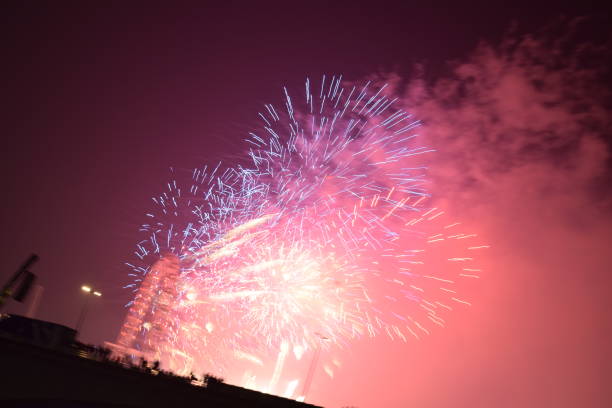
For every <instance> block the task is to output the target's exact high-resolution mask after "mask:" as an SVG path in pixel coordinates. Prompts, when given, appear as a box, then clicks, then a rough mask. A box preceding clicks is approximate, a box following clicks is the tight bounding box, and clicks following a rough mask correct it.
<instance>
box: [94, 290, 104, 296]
mask: <svg viewBox="0 0 612 408" xmlns="http://www.w3.org/2000/svg"><path fill="white" fill-rule="evenodd" d="M93 294H94V295H95V296H102V293H100V292H98V291H95V292H94V293H93Z"/></svg>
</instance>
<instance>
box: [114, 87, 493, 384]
mask: <svg viewBox="0 0 612 408" xmlns="http://www.w3.org/2000/svg"><path fill="white" fill-rule="evenodd" d="M386 91H387V90H386V86H382V87H373V86H370V84H369V83H368V84H365V85H363V86H359V87H357V86H352V85H348V86H346V84H345V83H343V81H342V78H341V77H332V78H331V79H329V78H326V77H325V76H324V77H323V78H322V80H321V82H320V83H318V84H317V86H314V85H313V84H312V83H311V82H310V81H309V80H307V81H306V84H305V88H304V90H303V91H301V92H300V93H301V96H300V97H297V96H295V95H292V94H290V93H289V91H288V90H287V89H284V106H283V108H282V109H279V108H278V107H275V106H273V105H270V104H269V105H265V109H264V110H263V111H262V112H260V113H259V118H260V119H261V128H260V129H258V130H256V131H253V132H252V133H250V134H249V137H248V138H247V139H246V140H245V148H244V156H243V157H242V159H241V160H239V161H238V162H234V163H232V165H229V166H225V165H223V164H222V163H219V164H216V165H214V166H210V167H209V166H206V167H204V168H202V169H195V170H193V171H192V172H189V176H188V177H185V176H184V174H182V173H181V172H180V171H177V170H174V174H175V177H174V179H173V180H172V181H171V182H170V183H168V184H167V188H166V191H165V192H163V193H162V194H161V195H159V196H156V197H154V198H153V202H154V209H153V210H152V211H150V212H149V213H147V218H148V223H146V224H143V225H142V227H141V231H142V233H143V236H144V239H143V240H142V241H141V242H139V243H138V245H137V250H136V256H137V258H138V262H132V263H130V264H129V265H130V267H132V269H133V271H132V273H131V275H132V277H133V278H134V282H133V283H132V284H130V285H128V286H130V287H132V288H133V289H134V291H135V292H136V296H135V300H134V302H133V303H132V304H131V305H130V312H129V313H128V318H127V320H126V323H125V325H124V328H123V329H122V333H121V334H120V339H119V340H118V343H120V344H121V345H122V346H124V347H132V348H135V349H139V350H141V351H143V352H146V353H147V355H149V356H152V358H157V359H161V360H162V364H165V365H166V366H167V367H172V368H173V369H175V370H177V371H179V372H189V371H194V370H200V371H201V370H203V369H205V368H207V367H212V366H219V367H220V366H222V365H224V364H226V363H227V360H228V358H227V356H228V355H232V356H233V358H234V359H235V360H236V361H238V362H240V361H243V362H249V364H253V365H262V364H263V361H264V360H265V359H266V356H269V355H276V356H277V361H276V366H277V367H276V369H275V373H274V374H273V375H272V378H271V380H270V382H271V383H273V384H276V383H277V382H278V375H279V372H280V370H282V364H283V361H284V359H285V358H286V355H287V353H288V352H289V350H291V351H293V354H294V355H295V356H296V357H297V358H299V357H300V355H301V354H303V352H304V350H315V349H316V350H318V347H321V344H322V339H324V340H325V347H334V346H339V347H342V346H345V345H347V344H348V343H349V342H350V341H351V340H352V339H355V338H357V337H361V336H376V335H379V334H384V335H385V336H389V337H390V338H393V339H401V340H403V341H407V340H408V338H409V337H414V338H420V337H421V336H423V335H425V334H427V333H429V331H430V329H431V327H432V325H433V326H444V324H445V320H444V319H445V317H444V316H445V313H446V312H448V311H450V310H452V309H453V308H455V307H456V306H460V305H461V306H462V305H465V304H468V302H467V301H466V300H465V299H463V298H462V297H461V295H460V292H459V291H458V290H457V282H460V281H463V280H469V279H474V278H477V277H478V276H479V269H478V267H476V266H475V263H474V262H473V256H472V253H474V251H475V250H478V249H480V248H484V247H486V246H485V245H481V244H480V243H479V242H478V238H477V237H476V236H475V235H473V234H468V233H466V232H465V231H463V230H461V225H460V224H458V223H452V222H445V221H444V220H445V217H444V214H443V211H442V210H441V209H439V208H435V207H432V206H431V205H430V204H429V203H430V202H432V201H431V199H430V197H429V194H428V190H427V183H428V182H427V179H426V171H427V155H428V154H430V152H432V150H431V149H429V148H427V147H426V146H422V145H420V141H419V138H418V137H417V134H416V131H417V129H418V126H419V122H418V120H416V119H415V118H413V117H412V116H411V115H410V114H409V113H407V112H405V111H403V110H402V109H399V108H397V107H395V106H394V103H395V99H393V98H392V97H390V96H388V95H387V93H386ZM298 101H299V102H298ZM160 259H161V261H160ZM156 262H157V263H156ZM160 262H162V263H172V264H173V265H174V267H173V268H170V269H171V272H164V273H163V274H162V273H160V272H159V271H160V267H159V263H160ZM156 265H157V266H156ZM162 275H163V276H162ZM170 277H171V279H170ZM164 285H165V286H164ZM168 286H169V287H168ZM220 356H223V357H222V358H221V357H220ZM279 367H280V368H279ZM293 388H295V384H294V385H293Z"/></svg>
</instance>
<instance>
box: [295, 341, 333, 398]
mask: <svg viewBox="0 0 612 408" xmlns="http://www.w3.org/2000/svg"><path fill="white" fill-rule="evenodd" d="M315 335H316V336H317V338H318V340H319V341H318V342H317V348H316V349H315V351H314V355H313V356H312V361H311V362H310V367H308V373H307V374H306V380H304V389H303V390H302V396H301V397H302V398H299V399H298V401H301V402H304V401H305V400H306V394H308V390H310V385H311V384H312V379H313V377H314V373H315V368H316V367H317V362H318V361H319V355H320V354H321V345H322V343H323V342H324V341H331V339H330V338H329V337H325V336H324V335H322V334H321V333H315Z"/></svg>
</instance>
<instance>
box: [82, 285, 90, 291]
mask: <svg viewBox="0 0 612 408" xmlns="http://www.w3.org/2000/svg"><path fill="white" fill-rule="evenodd" d="M81 290H82V291H83V292H87V293H89V292H91V287H89V286H86V285H83V286H81Z"/></svg>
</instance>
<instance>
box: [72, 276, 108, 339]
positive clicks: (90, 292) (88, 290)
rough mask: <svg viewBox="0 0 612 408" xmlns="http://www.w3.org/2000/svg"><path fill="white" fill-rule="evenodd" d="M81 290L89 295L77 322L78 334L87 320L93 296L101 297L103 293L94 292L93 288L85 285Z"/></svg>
mask: <svg viewBox="0 0 612 408" xmlns="http://www.w3.org/2000/svg"><path fill="white" fill-rule="evenodd" d="M81 290H82V291H83V292H85V293H86V294H87V295H86V297H85V302H84V303H83V307H82V308H81V314H79V320H77V324H76V331H77V334H78V333H79V332H80V331H81V327H82V326H83V321H84V320H85V316H86V315H87V309H88V308H89V300H90V299H91V297H92V296H96V297H100V296H102V293H101V292H98V291H97V290H94V289H93V288H92V287H91V286H87V285H83V286H81Z"/></svg>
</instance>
